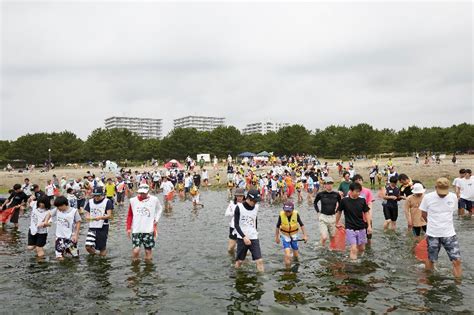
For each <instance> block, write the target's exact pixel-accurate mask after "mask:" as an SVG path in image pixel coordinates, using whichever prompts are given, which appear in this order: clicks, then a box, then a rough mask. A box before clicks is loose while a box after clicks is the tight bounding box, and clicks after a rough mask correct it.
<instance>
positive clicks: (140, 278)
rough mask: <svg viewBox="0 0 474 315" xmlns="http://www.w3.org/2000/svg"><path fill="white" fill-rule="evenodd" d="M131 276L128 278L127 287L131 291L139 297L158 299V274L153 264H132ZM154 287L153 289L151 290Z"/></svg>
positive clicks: (135, 262) (138, 262) (136, 262)
mask: <svg viewBox="0 0 474 315" xmlns="http://www.w3.org/2000/svg"><path fill="white" fill-rule="evenodd" d="M130 269H131V272H132V273H131V275H130V276H129V277H128V278H127V287H128V288H129V289H131V290H132V291H133V292H134V293H135V295H136V296H137V297H141V298H147V299H148V298H155V297H158V290H157V289H158V286H157V285H158V282H159V278H158V272H157V270H156V266H155V264H154V263H153V262H144V263H142V262H141V261H134V262H132V263H131V268H130ZM150 286H153V288H150Z"/></svg>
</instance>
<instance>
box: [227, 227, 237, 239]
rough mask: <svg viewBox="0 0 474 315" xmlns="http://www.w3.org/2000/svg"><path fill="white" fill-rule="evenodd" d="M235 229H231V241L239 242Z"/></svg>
mask: <svg viewBox="0 0 474 315" xmlns="http://www.w3.org/2000/svg"><path fill="white" fill-rule="evenodd" d="M234 231H235V229H234V228H233V227H229V239H230V240H234V241H235V240H237V234H235V233H234Z"/></svg>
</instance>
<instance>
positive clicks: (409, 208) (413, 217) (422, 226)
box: [405, 183, 426, 238]
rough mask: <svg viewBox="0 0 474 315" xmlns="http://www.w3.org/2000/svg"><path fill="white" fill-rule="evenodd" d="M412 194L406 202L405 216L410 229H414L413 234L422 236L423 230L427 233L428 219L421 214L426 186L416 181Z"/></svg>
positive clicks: (418, 236)
mask: <svg viewBox="0 0 474 315" xmlns="http://www.w3.org/2000/svg"><path fill="white" fill-rule="evenodd" d="M412 193H413V194H412V195H410V196H408V197H407V199H406V202H405V217H406V219H407V224H408V229H409V230H410V229H411V230H412V231H413V235H415V236H416V237H417V238H421V230H423V231H424V232H425V233H426V221H425V220H424V219H423V217H422V216H421V214H422V213H421V210H420V208H419V207H420V204H421V200H423V197H424V193H425V188H423V185H422V184H421V183H415V184H414V185H413V187H412Z"/></svg>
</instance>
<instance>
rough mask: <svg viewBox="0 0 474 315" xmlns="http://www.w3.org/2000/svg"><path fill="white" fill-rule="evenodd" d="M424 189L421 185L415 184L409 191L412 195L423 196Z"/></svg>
mask: <svg viewBox="0 0 474 315" xmlns="http://www.w3.org/2000/svg"><path fill="white" fill-rule="evenodd" d="M425 190H426V189H424V188H423V185H422V184H420V183H416V184H414V185H413V189H412V190H411V192H412V193H414V194H423V193H424V192H425Z"/></svg>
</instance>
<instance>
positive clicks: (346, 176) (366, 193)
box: [0, 157, 474, 277]
mask: <svg viewBox="0 0 474 315" xmlns="http://www.w3.org/2000/svg"><path fill="white" fill-rule="evenodd" d="M300 162H301V161H299V160H298V159H295V158H294V157H290V159H288V160H287V163H286V164H285V165H281V164H274V165H272V168H271V170H270V171H269V172H268V173H265V174H260V175H258V174H257V168H256V166H255V165H250V166H249V168H248V170H247V172H245V169H244V166H238V167H235V166H234V165H232V163H231V161H229V163H228V165H227V173H228V175H227V179H228V182H229V184H228V188H229V192H230V195H231V198H232V201H231V202H230V203H229V205H228V207H227V209H226V212H225V215H226V216H227V217H228V218H229V219H230V220H229V243H228V251H229V253H232V254H235V256H236V258H235V267H236V268H240V267H241V265H242V263H243V262H244V261H245V259H246V257H247V252H248V251H250V253H251V256H252V259H253V260H254V261H255V262H256V265H257V269H258V270H259V271H261V272H263V271H264V263H263V257H262V251H261V248H260V241H259V233H258V210H259V202H261V201H267V202H269V203H270V204H276V203H279V202H281V203H282V204H283V206H282V208H281V210H280V212H279V215H278V220H277V224H276V229H275V242H276V243H278V244H281V245H282V247H283V252H284V255H283V261H284V264H285V266H287V267H289V266H290V265H291V260H292V258H293V259H298V256H299V246H298V243H299V242H300V241H304V242H307V241H308V233H307V230H306V229H305V226H304V224H303V221H302V218H301V213H300V212H299V211H298V210H297V209H295V208H296V206H295V203H294V202H293V200H294V199H296V200H297V204H298V205H300V204H302V203H303V200H304V199H303V197H302V194H303V192H305V193H306V194H307V197H308V201H309V202H311V204H313V205H314V208H315V210H316V213H317V218H318V221H319V228H320V234H321V235H320V242H321V245H322V246H323V247H324V246H326V245H327V242H328V241H329V242H334V239H335V237H336V234H337V231H338V230H340V229H344V230H345V236H346V243H347V245H348V246H349V247H350V251H349V257H350V259H352V260H355V259H358V257H360V256H361V255H363V253H364V251H365V246H366V245H367V244H368V245H370V242H371V239H372V234H373V227H372V216H373V209H372V203H373V202H374V198H373V195H372V192H371V190H370V189H368V188H365V187H363V178H362V176H361V175H360V174H358V173H357V172H356V171H355V168H354V165H353V164H349V166H348V167H347V168H346V170H345V171H344V168H343V167H340V166H341V165H342V161H341V163H339V162H338V171H339V173H340V175H341V176H342V181H341V182H340V184H339V186H338V189H337V191H335V190H334V187H333V185H334V180H333V179H332V177H330V176H329V172H330V170H329V167H328V166H327V164H325V165H324V166H323V167H321V168H320V169H316V168H315V167H314V166H313V165H312V164H311V163H304V162H303V163H300ZM389 162H390V163H392V164H391V165H388V167H389V169H388V170H389V172H388V173H387V174H386V175H387V185H386V186H385V187H383V188H382V189H381V191H380V192H379V196H380V197H381V198H382V199H383V203H382V206H383V214H384V217H385V221H384V230H389V229H390V230H395V229H396V228H397V226H396V222H397V219H398V210H399V209H398V204H399V202H400V201H401V200H404V203H403V205H404V208H403V209H404V214H405V217H406V220H407V225H408V228H409V230H411V231H412V233H413V235H414V236H415V237H416V238H418V239H421V237H422V234H423V233H425V234H426V240H427V243H428V249H427V251H428V257H429V259H428V261H427V262H426V268H427V269H432V268H433V264H434V263H435V262H436V261H437V259H438V252H439V250H440V248H441V247H444V248H445V250H446V251H447V253H448V256H449V258H450V260H451V261H452V262H453V268H454V270H453V273H454V275H455V276H456V277H459V276H461V274H462V270H461V256H460V249H459V243H458V240H457V237H456V233H455V232H454V227H453V218H452V217H453V216H452V214H453V211H456V210H457V212H458V214H459V215H460V216H463V215H465V212H466V211H468V212H469V215H472V202H473V201H474V179H473V178H471V170H469V169H462V170H460V176H459V177H458V178H456V179H455V180H454V182H453V183H452V185H453V186H454V188H455V190H456V194H453V193H450V192H449V186H450V183H449V182H448V181H447V179H445V178H440V179H438V180H437V182H436V186H435V191H434V192H432V193H428V194H425V188H424V186H423V185H422V183H420V182H419V181H416V180H413V181H412V180H411V179H410V178H409V177H408V176H407V175H406V174H398V173H397V172H396V170H395V168H394V166H393V162H391V161H389ZM200 166H201V170H203V171H204V172H205V169H204V165H200ZM190 167H191V166H190ZM376 169H378V167H376V166H374V167H372V168H371V169H370V172H369V178H370V184H371V186H373V185H374V184H375V178H376V176H375V175H377V173H374V170H376ZM202 175H203V174H202V173H201V174H197V173H194V175H193V176H191V174H190V173H188V174H185V173H184V172H181V171H178V170H170V171H168V172H167V174H163V175H162V174H160V173H157V172H156V171H155V172H144V173H137V172H136V173H134V174H133V175H132V172H131V171H128V172H127V171H125V172H122V173H121V174H120V175H119V176H117V178H116V180H112V179H111V178H108V179H105V176H104V174H101V176H97V177H96V176H94V175H93V174H90V173H88V174H87V175H86V176H85V177H84V179H83V180H81V179H77V180H75V179H71V180H69V181H68V180H66V179H65V178H64V177H63V178H62V179H61V182H59V180H58V179H57V178H56V177H55V176H54V178H53V180H50V181H48V183H47V186H46V187H45V191H46V193H44V192H43V191H41V189H40V188H39V186H38V185H32V184H31V183H30V182H29V180H28V179H25V183H24V184H23V186H22V185H19V184H16V185H14V187H13V190H12V191H11V194H10V196H9V198H8V199H7V200H6V201H5V202H4V204H3V207H2V209H3V210H4V211H3V212H1V213H0V215H1V217H2V222H3V224H4V223H5V222H6V220H5V217H7V214H8V217H9V219H10V222H11V223H13V224H14V226H15V227H18V218H19V216H20V213H21V211H23V210H24V208H25V205H29V206H30V207H31V220H30V227H29V231H28V248H29V249H31V250H35V251H36V253H37V256H38V257H43V256H44V249H43V247H44V246H45V244H46V240H47V233H48V227H49V226H51V223H52V221H53V220H54V221H55V222H56V230H55V236H56V240H55V253H56V257H57V258H58V259H63V258H64V257H65V256H66V255H70V256H73V257H75V256H77V255H78V245H77V244H78V240H79V229H80V226H81V223H82V220H83V218H82V217H81V214H83V215H84V219H85V221H86V222H88V231H87V236H86V240H85V249H86V251H87V252H88V253H89V254H91V255H95V254H98V255H100V256H105V255H106V254H107V239H108V233H109V221H110V220H111V219H112V216H113V212H114V207H115V206H117V205H118V206H121V205H123V203H124V199H125V197H128V198H129V209H128V215H127V222H126V232H127V235H128V237H129V238H130V240H131V242H132V258H133V260H138V259H139V258H140V248H141V247H143V248H144V250H145V259H146V260H151V259H152V250H153V248H154V247H155V246H156V240H157V235H158V222H159V220H160V217H161V213H162V211H163V206H162V203H161V202H160V199H159V198H157V197H156V196H154V195H151V194H150V191H162V192H163V204H164V210H165V211H171V210H172V200H173V197H174V192H175V191H176V190H177V191H178V192H179V194H180V196H181V194H183V195H186V194H188V193H189V194H190V195H191V198H192V202H193V206H194V207H197V206H202V204H201V203H200V198H199V195H200V194H199V187H200V186H201V180H203V183H204V185H207V184H208V179H209V177H208V174H207V173H204V175H203V176H202ZM230 183H231V184H232V185H230ZM150 184H151V186H150ZM321 186H322V187H323V189H322V190H320V187H321ZM135 188H136V189H137V190H136V193H137V195H136V196H133V191H134V189H135ZM61 192H62V193H63V194H64V195H63V194H61ZM295 193H296V194H295ZM300 232H302V234H303V236H302V237H301V238H300Z"/></svg>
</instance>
